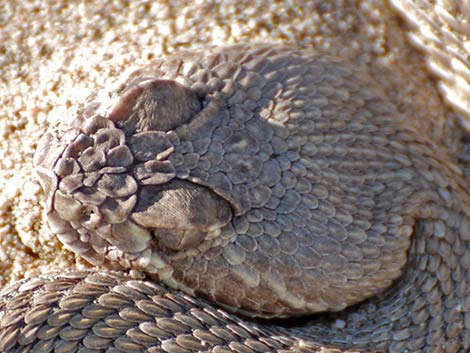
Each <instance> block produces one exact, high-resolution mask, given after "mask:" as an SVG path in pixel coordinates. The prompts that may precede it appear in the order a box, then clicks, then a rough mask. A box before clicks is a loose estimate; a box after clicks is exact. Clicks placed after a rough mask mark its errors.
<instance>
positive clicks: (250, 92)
mask: <svg viewBox="0 0 470 353" xmlns="http://www.w3.org/2000/svg"><path fill="white" fill-rule="evenodd" d="M449 160H450V159H449V158H448V156H447V154H446V151H445V150H442V149H441V148H439V147H438V146H435V145H434V144H433V143H432V142H431V141H429V140H427V139H426V137H423V136H421V134H420V133H419V131H415V130H413V129H412V128H410V127H409V126H408V125H407V123H406V117H401V116H400V114H399V113H398V111H397V109H396V108H395V107H394V106H393V105H392V104H391V103H390V102H388V100H387V99H386V95H385V94H384V93H383V92H381V90H380V87H377V86H375V85H374V84H373V83H371V79H370V78H369V77H368V76H367V74H366V73H365V71H363V70H361V69H360V68H356V67H354V66H353V65H351V64H350V63H348V62H343V61H340V60H337V59H335V58H331V57H328V56H324V55H321V54H319V53H315V52H314V51H309V50H304V51H302V50H295V49H292V48H288V47H279V46H267V45H257V46H243V45H239V46H232V47H225V48H212V49H210V50H205V51H193V52H183V53H180V54H177V55H174V56H171V57H169V58H167V59H165V60H161V61H156V62H154V63H152V64H151V65H149V66H147V67H145V68H143V69H141V70H138V71H136V72H134V73H133V74H131V76H130V77H129V78H128V79H127V80H126V81H125V82H124V83H123V84H122V85H121V86H120V87H119V88H118V89H117V90H116V91H114V92H111V93H109V92H107V91H102V92H97V93H95V94H94V95H92V96H91V97H90V98H89V99H88V100H87V102H85V104H83V106H81V107H80V109H79V110H78V111H77V112H76V114H74V116H73V117H72V119H70V120H67V119H64V120H62V121H59V122H58V123H57V124H56V125H55V126H53V127H51V128H50V129H49V131H48V133H47V134H46V135H45V136H44V138H43V139H42V140H41V142H40V144H39V147H38V150H37V152H36V155H35V164H36V167H37V172H38V175H39V178H40V181H41V185H42V186H43V189H44V191H45V194H46V204H47V208H48V224H49V226H50V228H51V230H52V231H53V232H54V233H56V234H57V236H58V237H59V239H60V240H61V241H62V242H63V243H64V245H65V246H66V247H67V248H68V249H70V250H72V251H74V252H75V253H77V254H78V255H79V256H81V257H83V258H85V259H87V260H88V261H89V262H91V263H92V264H95V265H97V266H101V267H105V268H108V269H110V270H128V269H136V270H138V271H140V272H142V273H145V274H146V276H147V277H148V280H147V281H143V280H137V279H135V278H131V277H128V276H122V275H119V274H116V273H113V272H101V273H94V272H84V273H77V272H74V273H68V274H51V275H45V276H43V277H39V278H36V279H33V280H30V281H26V282H20V283H17V284H14V285H13V286H10V287H8V288H7V289H5V290H4V291H3V292H2V294H1V298H2V299H1V300H2V301H0V348H1V350H2V351H9V352H10V351H11V352H23V351H40V352H47V351H56V352H75V351H79V352H104V351H106V352H142V351H148V352H193V351H213V352H227V351H231V352H232V351H235V352H266V351H277V352H315V351H328V349H329V348H328V347H331V351H338V350H347V349H349V350H367V351H390V352H421V351H425V352H466V351H468V350H469V349H470V330H469V325H470V321H469V318H470V299H469V298H470V285H468V284H467V281H468V280H470V277H469V275H470V270H469V268H470V249H469V241H470V218H469V213H468V212H469V211H468V210H469V207H468V206H469V205H470V198H469V196H468V194H467V192H466V184H465V182H464V180H463V178H462V173H461V171H460V169H459V168H458V167H457V166H455V165H453V164H452V163H451V162H450V161H449ZM152 280H155V281H152ZM157 281H161V282H163V283H164V284H165V285H166V286H167V287H169V288H171V289H169V288H167V287H163V286H160V285H158V284H156V282H157ZM182 292H184V293H186V294H182ZM193 296H200V297H203V298H205V300H207V301H208V302H215V303H217V304H218V307H222V308H225V309H226V310H228V311H232V312H237V313H238V314H241V315H243V316H245V317H246V320H243V319H240V318H237V317H235V316H233V315H231V314H227V313H226V312H225V311H223V310H222V309H216V308H214V307H212V306H210V305H209V304H207V302H206V301H204V300H199V299H198V300H196V299H193ZM326 311H328V312H333V313H332V314H321V313H323V312H326ZM313 314H317V315H313ZM308 315H313V316H311V320H307V321H306V320H304V319H301V320H300V321H302V324H300V323H299V322H298V321H295V320H294V321H293V320H292V319H290V320H289V325H287V326H285V325H283V324H282V323H281V324H279V323H278V322H279V321H282V320H280V319H279V320H277V321H274V322H273V321H270V320H265V319H266V318H298V317H301V316H302V317H303V316H308ZM253 317H258V319H251V318H253ZM253 320H258V321H259V320H262V321H261V322H258V323H253V322H252V321H253ZM305 321H306V322H305ZM337 349H338V350H337Z"/></svg>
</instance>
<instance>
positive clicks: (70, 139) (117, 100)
mask: <svg viewBox="0 0 470 353" xmlns="http://www.w3.org/2000/svg"><path fill="white" fill-rule="evenodd" d="M201 109H202V103H201V99H200V98H199V97H198V95H197V94H195V93H194V92H193V91H192V90H190V89H188V88H186V87H184V86H183V85H181V84H179V83H177V82H175V81H172V80H162V79H157V78H151V77H148V76H144V77H138V78H136V79H134V80H132V81H131V82H130V83H129V84H128V85H126V86H125V88H124V89H122V90H121V91H120V92H119V93H118V94H117V95H114V96H113V95H112V94H109V93H106V92H99V93H95V94H93V95H92V96H90V98H89V99H88V100H87V102H86V103H85V104H84V106H82V107H80V109H79V110H78V111H77V113H76V114H75V115H74V118H73V119H71V120H70V121H66V120H61V121H59V122H58V123H57V124H56V125H54V126H52V127H51V128H50V129H49V130H48V132H47V133H46V134H45V135H44V137H43V138H42V139H41V141H40V142H39V146H38V148H37V151H36V154H35V158H34V163H35V166H36V170H37V174H38V176H39V180H40V183H41V185H42V188H43V189H44V192H45V194H46V200H47V201H46V203H47V208H48V224H49V226H50V228H51V230H52V231H53V232H54V233H56V234H57V235H58V237H59V239H60V240H61V241H62V242H63V243H64V244H65V245H66V247H67V248H69V249H71V250H72V251H74V252H75V253H77V254H79V255H80V256H82V257H84V258H86V259H87V260H89V261H90V262H92V263H93V264H103V263H108V264H109V262H112V263H115V262H117V263H120V265H121V266H124V267H126V268H129V267H135V264H137V266H138V267H141V268H147V267H148V268H150V271H151V272H155V271H157V268H156V267H158V270H161V269H162V267H165V266H166V265H165V260H164V259H162V258H161V257H159V255H157V253H162V252H163V253H168V254H174V253H177V252H181V251H184V250H187V249H189V248H193V247H196V246H198V245H199V244H201V243H203V242H204V241H205V240H206V238H214V237H216V236H217V234H218V232H220V231H218V230H219V229H220V228H221V227H222V226H224V225H225V224H227V223H228V222H229V221H230V219H231V217H232V212H231V208H230V206H229V205H228V204H227V202H226V201H225V200H223V199H222V198H221V197H220V196H218V195H217V194H215V193H214V192H212V191H211V190H210V189H209V188H207V187H205V186H202V185H197V184H194V183H192V182H190V181H187V180H181V179H180V178H178V176H177V171H176V169H175V163H174V160H175V158H176V157H177V156H176V157H175V156H173V155H177V154H178V152H175V151H177V149H178V146H179V145H180V143H179V139H178V136H177V135H176V134H175V132H174V131H173V130H174V129H175V128H176V127H178V126H180V125H182V124H185V123H186V122H187V121H188V120H190V119H191V118H192V117H193V116H194V115H195V114H197V112H198V111H199V110H201ZM170 157H171V158H170ZM156 248H158V251H155V250H156Z"/></svg>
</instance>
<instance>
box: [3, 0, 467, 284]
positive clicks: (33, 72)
mask: <svg viewBox="0 0 470 353" xmlns="http://www.w3.org/2000/svg"><path fill="white" fill-rule="evenodd" d="M252 2H253V1H246V2H243V1H239V0H233V1H232V0H230V1H195V2H193V1H188V2H185V1H155V2H142V3H138V2H130V1H111V2H110V3H109V4H107V5H103V4H102V3H101V2H99V1H96V2H92V1H82V2H80V1H44V0H43V1H41V0H30V1H20V0H18V1H15V0H3V1H1V2H0V286H1V285H2V284H5V283H8V282H9V281H12V280H17V279H19V278H22V277H24V276H34V275H35V274H37V273H38V272H41V271H42V272H44V271H50V270H54V269H61V268H70V267H71V266H73V264H74V263H75V258H74V256H73V255H72V254H70V253H69V252H67V251H65V250H63V249H62V248H61V246H60V244H59V243H58V242H57V240H56V239H55V238H54V237H53V236H52V235H50V234H49V232H48V230H47V227H46V225H45V223H44V217H43V216H44V215H43V214H42V208H41V202H42V193H41V189H40V187H39V184H38V183H37V182H36V181H35V178H34V173H33V169H32V156H33V153H34V150H35V148H36V145H37V142H38V140H39V139H40V137H41V135H42V134H43V133H44V131H45V130H46V129H47V127H48V125H49V123H50V122H51V121H53V120H54V119H57V118H58V117H60V116H62V115H63V114H67V110H68V109H70V107H73V106H74V104H76V103H77V102H80V101H81V100H83V99H84V98H85V97H86V96H87V95H88V94H89V93H90V91H92V90H93V89H95V88H100V87H103V86H106V85H108V84H112V83H113V82H114V81H115V80H117V79H118V78H119V77H120V75H121V74H122V73H123V72H129V71H130V70H131V69H133V68H134V69H135V68H137V67H139V66H142V65H144V64H146V63H148V62H149V61H150V60H151V59H152V58H155V57H159V56H165V55H167V54H168V53H171V52H175V51H177V50H179V49H181V48H196V47H203V46H207V45H226V44H230V43H238V42H249V43H255V42H271V43H280V42H282V43H290V44H292V45H296V46H302V47H314V48H317V50H320V51H324V52H327V53H330V54H331V55H337V56H341V57H343V58H346V59H349V60H352V61H354V62H357V63H358V64H359V65H365V66H366V67H367V68H368V70H369V71H370V73H371V75H372V76H373V77H374V78H375V79H376V80H377V81H380V83H381V84H382V85H383V86H384V88H385V91H386V92H387V94H388V95H389V97H390V99H391V100H392V101H393V102H394V103H395V104H396V105H397V106H398V107H399V109H400V111H402V112H403V113H404V114H407V115H408V116H409V119H410V124H415V125H420V126H421V128H420V129H421V131H423V133H427V134H429V135H430V136H431V137H432V138H433V139H434V140H435V141H436V143H443V144H446V145H448V146H449V148H451V149H452V150H453V153H457V152H458V148H459V143H458V141H459V132H458V128H455V127H454V125H455V124H454V120H453V119H452V118H451V119H446V114H447V112H446V110H445V108H444V105H443V103H442V101H441V99H440V97H439V96H438V94H437V93H436V90H435V88H434V84H435V83H434V82H433V81H432V80H431V79H430V78H429V76H428V74H427V73H426V71H425V68H424V66H425V65H424V64H423V58H422V57H421V55H420V54H419V53H417V52H416V51H414V50H413V49H412V48H410V46H409V45H408V43H407V40H406V36H405V31H404V26H403V25H402V24H401V22H400V21H399V20H398V19H397V18H396V17H395V15H394V13H393V11H392V10H391V9H390V8H388V7H387V6H386V5H384V3H383V2H382V1H372V0H370V1H340V0H337V1H314V2H312V3H311V2H310V1H299V3H298V4H295V2H293V1H288V2H287V1H286V2H285V3H284V2H282V1H268V0H265V1H257V2H256V5H253V4H251V3H252ZM423 122H424V123H423ZM82 265H84V264H82Z"/></svg>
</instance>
